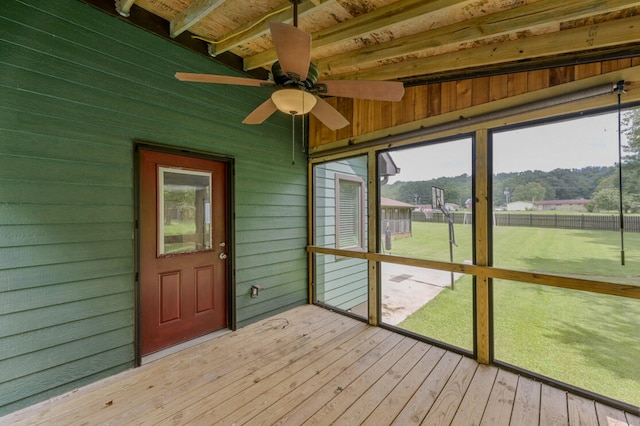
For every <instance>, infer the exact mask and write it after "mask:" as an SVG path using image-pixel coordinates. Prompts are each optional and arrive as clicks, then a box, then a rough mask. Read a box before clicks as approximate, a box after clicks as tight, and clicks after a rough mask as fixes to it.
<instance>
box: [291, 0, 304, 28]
mask: <svg viewBox="0 0 640 426" xmlns="http://www.w3.org/2000/svg"><path fill="white" fill-rule="evenodd" d="M289 2H290V3H291V4H293V26H294V27H296V28H298V4H300V3H302V0H289Z"/></svg>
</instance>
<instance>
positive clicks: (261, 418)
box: [246, 332, 391, 425]
mask: <svg viewBox="0 0 640 426" xmlns="http://www.w3.org/2000/svg"><path fill="white" fill-rule="evenodd" d="M389 337H391V333H389V332H381V333H378V334H376V335H375V339H374V338H371V339H369V340H367V341H366V342H365V343H366V344H360V346H359V347H357V348H355V349H354V350H352V351H350V352H349V353H348V354H346V355H345V356H344V357H342V358H340V359H339V360H338V361H336V362H335V363H333V364H332V365H331V366H329V367H328V368H325V369H324V370H322V371H316V372H315V375H314V376H313V377H312V378H310V379H309V380H307V381H306V382H304V383H302V384H301V385H300V386H298V387H297V388H295V389H293V390H292V391H291V392H288V393H287V394H286V395H284V396H281V397H279V398H278V400H277V401H275V402H274V403H273V404H271V405H269V406H268V407H266V408H265V410H264V411H262V412H261V413H260V415H258V416H255V417H253V418H252V419H250V420H249V421H248V422H247V423H246V424H247V425H262V424H277V423H282V420H281V419H282V418H286V415H287V413H289V412H290V411H295V407H299V406H301V405H304V406H305V407H308V405H309V404H308V399H310V398H311V397H312V396H313V394H314V393H317V392H318V391H319V389H321V388H322V387H323V386H327V383H329V382H331V380H334V379H336V378H337V377H338V376H339V375H340V374H343V373H344V374H347V373H346V372H347V370H349V369H354V368H357V367H362V366H359V365H358V364H359V363H362V364H363V365H366V364H367V363H368V362H373V361H374V360H375V358H376V357H377V356H378V355H377V354H378V353H379V352H373V351H374V349H376V347H377V346H380V345H381V344H382V343H383V342H384V341H385V340H386V339H388V338H389ZM389 342H391V341H389ZM389 342H387V343H386V344H389ZM381 348H382V346H381V347H380V348H378V349H376V350H380V349H381ZM383 350H384V349H383ZM374 354H375V355H374ZM368 360H370V361H368ZM335 386H337V385H328V386H327V387H328V388H329V389H335ZM313 400H315V401H317V400H318V395H315V396H314V397H313ZM292 407H293V409H292ZM311 414H313V412H311V413H310V414H309V415H308V416H307V417H310V416H311ZM305 420H306V418H305ZM287 423H288V422H287Z"/></svg>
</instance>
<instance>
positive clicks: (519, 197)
mask: <svg viewBox="0 0 640 426" xmlns="http://www.w3.org/2000/svg"><path fill="white" fill-rule="evenodd" d="M546 192H547V191H546V189H545V188H544V186H542V185H540V184H539V183H538V182H529V183H525V184H524V185H520V186H517V187H516V188H515V189H514V190H513V194H512V196H511V199H512V200H513V201H535V200H537V201H542V200H544V199H545V198H544V196H545V193H546Z"/></svg>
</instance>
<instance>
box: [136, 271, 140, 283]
mask: <svg viewBox="0 0 640 426" xmlns="http://www.w3.org/2000/svg"><path fill="white" fill-rule="evenodd" d="M139 280H140V273H139V272H136V277H135V281H136V282H138V281H139Z"/></svg>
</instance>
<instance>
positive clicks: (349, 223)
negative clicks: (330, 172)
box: [336, 175, 364, 249]
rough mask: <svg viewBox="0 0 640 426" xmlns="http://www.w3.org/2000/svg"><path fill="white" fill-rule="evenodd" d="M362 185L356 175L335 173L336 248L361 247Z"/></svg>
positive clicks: (362, 182) (361, 181)
mask: <svg viewBox="0 0 640 426" xmlns="http://www.w3.org/2000/svg"><path fill="white" fill-rule="evenodd" d="M363 186H364V181H363V180H362V179H360V178H358V177H354V176H345V175H336V189H337V191H336V197H337V199H336V206H337V208H336V223H337V224H338V239H337V248H343V249H347V248H348V249H363V241H362V234H363V232H362V227H363V223H364V220H363V218H362V214H363V209H362V203H363V198H364V197H363V192H364V188H363Z"/></svg>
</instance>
